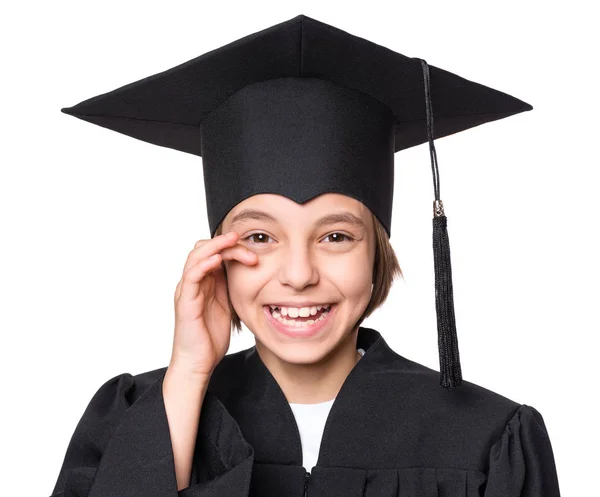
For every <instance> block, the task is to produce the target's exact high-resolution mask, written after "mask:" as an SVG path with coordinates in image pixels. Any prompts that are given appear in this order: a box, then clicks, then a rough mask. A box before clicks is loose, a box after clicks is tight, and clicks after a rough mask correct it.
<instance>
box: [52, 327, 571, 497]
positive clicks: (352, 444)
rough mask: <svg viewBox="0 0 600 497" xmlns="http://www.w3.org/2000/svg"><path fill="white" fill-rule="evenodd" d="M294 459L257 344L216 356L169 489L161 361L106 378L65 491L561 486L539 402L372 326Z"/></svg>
mask: <svg viewBox="0 0 600 497" xmlns="http://www.w3.org/2000/svg"><path fill="white" fill-rule="evenodd" d="M357 347H361V348H363V349H365V351H366V352H365V354H364V356H363V357H362V358H361V359H360V360H359V361H358V362H357V364H356V365H355V366H354V368H353V369H352V371H351V372H350V374H349V375H348V377H347V378H346V380H345V382H344V384H343V385H342V387H341V390H340V391H339V393H338V395H337V397H336V399H335V401H334V404H333V406H332V408H331V411H330V413H329V417H328V419H327V423H326V425H325V431H324V433H323V439H322V443H321V449H320V452H319V456H318V461H317V464H316V466H315V467H313V468H308V469H309V471H308V472H307V471H306V470H305V468H303V467H302V465H301V464H302V447H301V441H300V435H299V431H298V427H297V425H296V422H295V419H294V415H293V412H292V410H291V408H290V406H289V403H288V402H287V399H286V398H285V396H284V394H283V392H282V390H281V389H280V387H279V385H278V384H277V382H276V381H275V379H274V377H273V376H272V375H271V373H270V372H269V370H268V369H267V368H266V366H265V365H264V363H263V362H262V360H261V359H260V356H259V355H258V353H257V351H256V348H255V347H251V348H249V349H246V350H243V351H241V352H238V353H234V354H229V355H226V356H225V358H224V359H223V360H222V361H221V362H220V363H219V365H218V366H217V368H216V370H215V371H214V373H213V376H212V378H211V383H210V385H209V390H208V393H207V395H206V397H205V400H204V403H203V405H202V410H201V417H200V426H199V430H198V438H197V444H196V452H195V457H194V464H193V470H192V479H191V484H190V486H189V487H188V488H186V489H183V490H181V491H179V492H177V490H176V488H177V487H176V480H175V470H174V463H173V454H172V448H171V445H170V439H169V430H168V423H167V418H166V412H165V409H164V400H163V397H162V380H163V378H164V374H165V372H166V368H161V369H157V370H154V371H149V372H146V373H143V374H139V375H135V376H132V375H131V374H128V373H124V374H122V375H119V376H117V377H115V378H113V379H111V380H110V381H108V382H106V383H105V384H104V385H103V386H102V387H101V388H100V389H99V390H98V392H97V393H96V394H95V395H94V397H93V398H92V400H91V402H90V404H89V406H88V408H87V409H86V411H85V413H84V414H83V416H82V418H81V421H80V422H79V424H78V425H77V427H76V429H75V432H74V434H73V437H72V439H71V442H70V444H69V446H68V449H67V453H66V456H65V460H64V463H63V466H62V468H61V471H60V475H59V478H58V481H57V483H56V485H55V488H54V491H53V494H52V495H55V496H61V497H114V496H119V497H152V496H156V497H158V496H160V497H175V496H177V495H179V496H183V497H207V496H210V497H246V496H254V497H281V496H291V497H302V496H304V495H305V490H306V495H307V496H308V497H349V496H351V497H417V496H419V497H463V496H465V497H559V496H560V493H559V486H558V478H557V472H556V467H555V462H554V457H553V452H552V446H551V442H550V439H549V436H548V431H547V429H546V426H545V424H544V420H543V418H542V416H541V414H540V413H539V412H538V411H537V410H536V409H535V408H533V407H531V406H529V405H526V404H519V403H517V402H514V401H512V400H510V399H508V398H506V397H503V396H501V395H499V394H497V393H494V392H492V391H490V390H487V389H485V388H483V387H481V386H478V385H476V384H474V383H470V382H467V381H463V385H462V387H461V388H460V389H452V390H447V389H441V388H439V385H438V374H437V372H436V371H434V370H432V369H429V368H427V367H425V366H423V365H421V364H418V363H416V362H414V361H411V360H409V359H407V358H405V357H403V356H401V355H399V354H397V353H396V352H394V351H393V350H392V349H391V348H390V347H389V346H388V344H387V343H386V341H385V340H384V338H383V337H382V336H381V335H380V334H379V333H378V332H377V331H376V330H373V329H371V328H365V327H361V328H359V333H358V342H357Z"/></svg>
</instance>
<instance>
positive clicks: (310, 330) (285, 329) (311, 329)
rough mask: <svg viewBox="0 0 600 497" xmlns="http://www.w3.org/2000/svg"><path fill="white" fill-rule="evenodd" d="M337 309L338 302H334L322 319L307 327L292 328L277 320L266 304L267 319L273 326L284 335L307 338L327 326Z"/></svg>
mask: <svg viewBox="0 0 600 497" xmlns="http://www.w3.org/2000/svg"><path fill="white" fill-rule="evenodd" d="M336 309H337V304H333V305H332V306H331V307H330V309H329V312H328V313H327V314H325V317H324V318H323V319H321V320H320V321H318V322H316V323H313V324H312V325H309V326H307V327H306V328H296V327H293V328H292V327H291V326H286V325H284V324H283V323H280V322H279V321H277V319H275V318H274V317H273V315H272V314H271V310H270V308H269V306H264V312H265V314H266V315H267V320H268V321H269V322H270V323H271V324H272V325H273V327H274V328H275V329H276V330H277V331H280V332H281V333H283V334H284V335H287V336H289V337H292V338H307V337H312V336H314V335H316V334H317V333H318V332H319V331H320V330H321V329H323V327H325V326H327V324H328V323H329V321H330V320H331V315H332V314H333V313H334V312H335V311H336Z"/></svg>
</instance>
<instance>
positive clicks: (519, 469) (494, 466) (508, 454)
mask: <svg viewBox="0 0 600 497" xmlns="http://www.w3.org/2000/svg"><path fill="white" fill-rule="evenodd" d="M485 497H560V491H559V486H558V476H557V471H556V465H555V460H554V453H553V450H552V445H551V443H550V438H549V436H548V431H547V429H546V425H545V423H544V419H543V418H542V415H541V414H540V413H539V412H538V411H537V410H536V409H535V408H533V407H531V406H529V405H526V404H521V406H519V408H518V409H517V411H516V412H515V414H514V415H513V417H512V418H511V419H510V420H509V421H508V423H507V424H506V426H505V428H504V431H503V433H502V435H501V437H500V438H499V440H497V441H496V442H495V443H494V444H493V445H492V448H491V450H490V457H489V473H488V480H487V485H486V490H485Z"/></svg>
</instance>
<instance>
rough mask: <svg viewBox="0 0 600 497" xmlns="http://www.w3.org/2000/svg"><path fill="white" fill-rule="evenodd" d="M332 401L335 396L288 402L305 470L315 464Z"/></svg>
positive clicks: (363, 352) (361, 350) (361, 351)
mask: <svg viewBox="0 0 600 497" xmlns="http://www.w3.org/2000/svg"><path fill="white" fill-rule="evenodd" d="M358 352H359V353H360V355H361V356H363V355H364V354H365V351H364V350H363V349H358ZM334 401H335V398H333V399H331V400H327V401H325V402H319V403H317V404H294V403H291V402H290V407H291V408H292V412H293V413H294V417H295V418H296V424H297V425H298V430H299V431H300V440H301V442H302V465H303V466H304V468H305V469H306V470H307V471H310V470H311V469H312V467H313V466H315V465H316V464H317V459H318V458H319V448H320V447H321V439H322V438H323V430H324V429H325V422H326V421H327V416H328V415H329V411H330V410H331V406H332V405H333V402H334Z"/></svg>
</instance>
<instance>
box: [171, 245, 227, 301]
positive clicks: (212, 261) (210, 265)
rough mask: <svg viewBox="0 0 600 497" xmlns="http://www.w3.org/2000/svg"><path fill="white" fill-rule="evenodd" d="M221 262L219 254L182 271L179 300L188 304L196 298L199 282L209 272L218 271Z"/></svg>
mask: <svg viewBox="0 0 600 497" xmlns="http://www.w3.org/2000/svg"><path fill="white" fill-rule="evenodd" d="M221 260H222V259H221V256H220V254H215V255H213V256H211V257H209V258H208V259H203V260H201V261H200V262H198V263H197V264H196V265H194V266H192V267H190V268H189V269H187V270H186V271H184V273H183V276H182V277H181V281H182V282H181V291H180V298H181V300H183V302H188V301H191V300H193V299H195V298H196V297H198V293H199V291H200V282H201V281H202V280H203V279H204V278H205V277H206V275H207V274H208V273H209V272H210V271H213V270H215V269H220V266H221Z"/></svg>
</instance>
